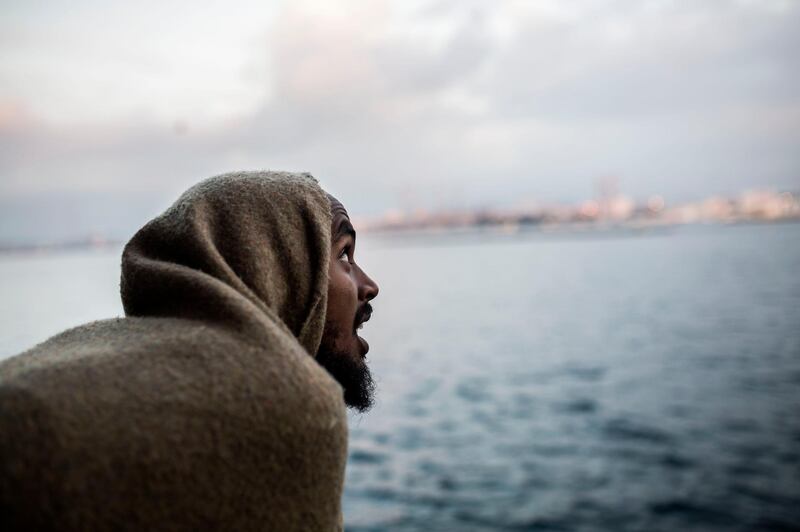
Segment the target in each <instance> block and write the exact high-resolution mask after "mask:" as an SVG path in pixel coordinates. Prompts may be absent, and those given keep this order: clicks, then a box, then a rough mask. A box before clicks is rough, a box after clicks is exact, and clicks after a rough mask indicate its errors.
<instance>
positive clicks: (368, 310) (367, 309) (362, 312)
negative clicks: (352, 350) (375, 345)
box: [353, 303, 372, 356]
mask: <svg viewBox="0 0 800 532" xmlns="http://www.w3.org/2000/svg"><path fill="white" fill-rule="evenodd" d="M371 317H372V305H370V304H369V303H365V304H364V306H363V307H361V308H360V309H359V310H358V312H357V313H356V326H355V330H354V331H353V332H354V333H355V335H356V338H358V342H359V343H360V344H361V355H362V356H363V355H366V354H367V351H369V344H368V343H367V341H366V340H364V339H363V338H362V337H360V336H358V333H357V331H358V330H359V329H360V328H361V327H362V326H363V325H364V322H367V321H369V319H370V318H371Z"/></svg>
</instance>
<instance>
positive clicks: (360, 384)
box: [316, 348, 375, 413]
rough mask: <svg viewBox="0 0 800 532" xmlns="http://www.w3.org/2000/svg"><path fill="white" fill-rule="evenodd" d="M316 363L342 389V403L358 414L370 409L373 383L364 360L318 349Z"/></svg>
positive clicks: (347, 354)
mask: <svg viewBox="0 0 800 532" xmlns="http://www.w3.org/2000/svg"><path fill="white" fill-rule="evenodd" d="M316 359H317V362H318V363H319V364H320V365H321V366H322V367H323V368H325V369H326V370H327V371H328V373H330V375H331V376H332V377H333V378H334V379H336V382H338V383H339V384H340V385H341V386H342V388H343V389H344V403H345V404H346V405H347V406H348V407H350V408H353V409H355V410H357V411H359V412H362V413H363V412H366V411H367V410H369V409H370V408H372V404H373V395H374V392H375V383H374V382H373V380H372V374H371V373H370V371H369V367H368V366H367V364H366V362H365V359H364V358H362V357H361V356H359V357H354V356H353V355H351V354H349V353H339V352H336V351H330V350H326V349H323V348H320V350H319V352H318V353H317V357H316Z"/></svg>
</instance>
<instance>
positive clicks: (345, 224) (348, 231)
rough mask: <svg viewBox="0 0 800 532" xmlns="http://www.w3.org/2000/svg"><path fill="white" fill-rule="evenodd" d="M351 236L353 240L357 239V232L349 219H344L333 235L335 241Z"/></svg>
mask: <svg viewBox="0 0 800 532" xmlns="http://www.w3.org/2000/svg"><path fill="white" fill-rule="evenodd" d="M345 236H351V237H353V240H355V239H356V230H355V229H353V226H352V224H351V223H350V220H348V219H347V218H343V219H342V221H341V222H339V224H338V225H337V226H336V232H335V233H334V235H333V239H334V240H339V239H340V238H342V237H345Z"/></svg>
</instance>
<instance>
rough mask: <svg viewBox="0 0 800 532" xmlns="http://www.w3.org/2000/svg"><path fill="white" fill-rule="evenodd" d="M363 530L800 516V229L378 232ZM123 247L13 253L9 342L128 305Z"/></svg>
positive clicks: (351, 471) (763, 522)
mask: <svg viewBox="0 0 800 532" xmlns="http://www.w3.org/2000/svg"><path fill="white" fill-rule="evenodd" d="M356 258H357V260H358V261H359V262H360V263H361V264H362V266H363V267H364V269H365V270H366V271H367V272H368V273H369V274H370V275H371V276H372V277H373V278H374V279H375V280H376V281H377V282H378V284H379V285H380V288H381V292H380V294H379V296H378V298H377V299H376V300H375V301H374V308H375V312H374V315H373V318H372V320H371V321H370V322H368V323H367V324H366V325H365V327H364V329H363V330H362V331H361V332H362V334H363V335H364V336H365V338H367V339H368V340H369V342H370V345H371V350H370V353H369V361H370V366H371V368H372V371H373V374H374V376H375V378H376V380H377V383H378V390H377V396H376V397H377V402H376V405H375V407H374V408H373V409H372V410H371V411H370V412H368V413H366V414H363V415H358V414H352V415H351V416H350V432H351V438H350V459H349V462H348V469H347V479H346V487H345V496H344V511H345V522H346V526H347V530H349V531H362V532H364V531H380V530H392V531H395V530H397V531H414V530H448V531H449V530H454V531H479V530H480V531H483V530H486V531H488V530H598V531H624V530H648V531H654V530H664V531H674V530H698V531H715V530H790V529H797V528H798V527H800V414H798V413H800V225H759V226H734V227H727V226H726V227H721V226H701V227H687V228H677V229H674V230H670V231H663V232H657V233H651V232H641V233H636V232H629V231H628V232H620V231H607V232H592V233H585V234H581V233H571V234H549V233H546V232H542V231H530V232H522V233H518V234H514V235H507V234H492V233H473V234H462V235H455V236H454V235H427V236H420V235H416V236H412V235H406V236H402V235H400V236H397V235H395V236H378V235H364V236H363V237H359V243H358V249H357V251H356ZM118 276H119V254H118V252H114V253H109V252H104V253H97V252H94V253H90V252H86V253H78V254H74V253H73V254H64V255H56V256H34V257H31V256H5V257H0V294H2V302H0V333H2V334H0V357H4V356H8V355H10V354H13V353H15V352H17V351H20V350H22V349H23V348H26V347H29V346H30V345H32V344H34V343H35V342H37V341H40V340H42V339H44V338H45V337H46V336H48V335H50V334H53V333H55V332H57V331H58V330H60V329H63V328H65V327H67V326H71V325H76V324H78V323H81V322H85V321H89V320H91V319H97V318H102V317H110V316H114V315H118V314H120V313H121V312H122V310H121V306H120V304H119V299H118V293H117V291H118Z"/></svg>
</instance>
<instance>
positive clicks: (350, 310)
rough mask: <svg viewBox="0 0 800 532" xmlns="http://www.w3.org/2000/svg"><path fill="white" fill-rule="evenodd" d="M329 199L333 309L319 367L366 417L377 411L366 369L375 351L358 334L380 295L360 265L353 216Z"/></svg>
mask: <svg viewBox="0 0 800 532" xmlns="http://www.w3.org/2000/svg"><path fill="white" fill-rule="evenodd" d="M328 198H329V199H330V202H331V215H332V221H331V260H330V267H329V270H328V279H329V281H328V309H327V312H326V314H325V332H324V333H323V335H322V343H321V344H320V347H319V351H318V352H317V362H319V363H320V364H321V365H322V366H323V367H324V368H325V369H327V370H328V372H329V373H330V374H331V375H332V376H333V377H334V378H335V379H336V380H337V381H339V384H341V385H342V387H343V388H344V400H345V403H346V404H347V405H348V406H351V407H353V408H355V409H357V410H359V411H361V412H364V411H366V410H368V409H369V407H370V406H372V392H373V389H374V386H373V383H372V376H371V375H370V372H369V368H368V367H367V363H366V355H367V351H368V350H369V345H368V344H367V341H366V340H364V339H363V338H361V337H360V336H358V334H357V332H356V331H357V330H358V329H359V328H360V327H361V324H362V323H364V322H365V321H367V320H368V319H369V318H370V316H371V315H372V306H371V305H370V304H369V301H370V300H371V299H373V298H374V297H375V296H377V295H378V285H376V284H375V282H374V281H373V280H372V279H370V278H369V277H368V276H367V274H366V273H364V271H363V270H362V269H361V268H359V267H358V264H356V260H355V251H356V232H355V230H354V229H353V226H352V225H351V224H350V217H349V216H348V214H347V211H346V210H345V208H344V206H343V205H342V204H341V203H340V202H339V200H337V199H336V198H334V197H333V196H330V195H329V196H328Z"/></svg>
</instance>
